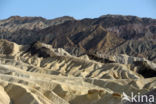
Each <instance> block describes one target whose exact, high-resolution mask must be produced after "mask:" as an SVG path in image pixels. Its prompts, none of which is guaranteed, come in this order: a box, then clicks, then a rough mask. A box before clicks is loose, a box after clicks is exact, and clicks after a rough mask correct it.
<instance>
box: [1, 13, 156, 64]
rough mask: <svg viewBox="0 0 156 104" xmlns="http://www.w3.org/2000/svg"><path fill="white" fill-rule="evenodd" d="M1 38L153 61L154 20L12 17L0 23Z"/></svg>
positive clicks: (155, 44)
mask: <svg viewBox="0 0 156 104" xmlns="http://www.w3.org/2000/svg"><path fill="white" fill-rule="evenodd" d="M0 38H1V39H7V40H9V41H13V42H16V43H18V44H24V45H26V44H33V43H34V42H36V41H41V42H43V43H47V44H51V46H52V47H53V48H64V49H65V50H66V51H68V52H69V53H70V54H74V55H76V56H80V55H83V54H85V53H91V54H95V55H97V56H98V57H107V56H110V55H115V54H127V55H129V56H136V57H144V58H147V59H149V60H151V61H153V62H156V19H151V18H139V17H136V16H121V15H104V16H101V17H99V18H94V19H89V18H86V19H82V20H76V19H74V18H73V17H69V16H64V17H60V18H56V19H52V20H47V19H45V18H42V17H19V16H12V17H10V18H8V19H5V20H1V21H0Z"/></svg>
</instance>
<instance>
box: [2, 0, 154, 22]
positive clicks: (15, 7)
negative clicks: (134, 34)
mask: <svg viewBox="0 0 156 104" xmlns="http://www.w3.org/2000/svg"><path fill="white" fill-rule="evenodd" d="M106 14H121V15H135V16H139V17H151V18H155V19H156V0H0V19H4V18H8V17H10V16H14V15H19V16H42V17H45V18H48V19H52V18H56V17H60V16H73V17H74V18H76V19H82V18H95V17H99V16H101V15H106Z"/></svg>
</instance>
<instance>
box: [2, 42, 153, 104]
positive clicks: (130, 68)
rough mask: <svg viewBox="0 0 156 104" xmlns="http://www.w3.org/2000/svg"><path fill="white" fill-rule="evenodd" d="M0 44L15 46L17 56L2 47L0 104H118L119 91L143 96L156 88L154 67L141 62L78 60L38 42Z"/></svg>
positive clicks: (118, 58)
mask: <svg viewBox="0 0 156 104" xmlns="http://www.w3.org/2000/svg"><path fill="white" fill-rule="evenodd" d="M0 43H3V44H1V47H5V46H6V44H7V46H8V48H9V46H11V44H12V45H13V46H14V45H15V46H16V48H11V53H16V54H8V53H7V52H8V50H6V49H4V48H3V49H2V51H3V53H0V96H1V97H0V104H1V103H2V104H103V103H107V104H121V102H122V97H123V92H125V93H126V94H127V95H128V96H130V94H131V92H134V93H138V92H139V93H140V94H145V93H147V94H148V92H149V91H155V90H154V89H155V88H156V77H155V71H156V64H155V63H153V62H151V61H149V60H147V59H144V58H137V57H132V56H127V55H115V56H111V57H107V59H104V58H100V57H98V56H97V55H95V54H91V53H86V54H85V55H83V56H80V57H77V56H74V55H70V54H69V53H68V52H66V51H65V50H64V49H61V48H52V46H51V45H48V44H45V43H42V42H39V41H38V42H35V43H33V44H31V45H18V44H15V43H13V42H9V41H7V40H0ZM4 43H5V44H4ZM9 49H10V48H9ZM152 93H155V92H152Z"/></svg>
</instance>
